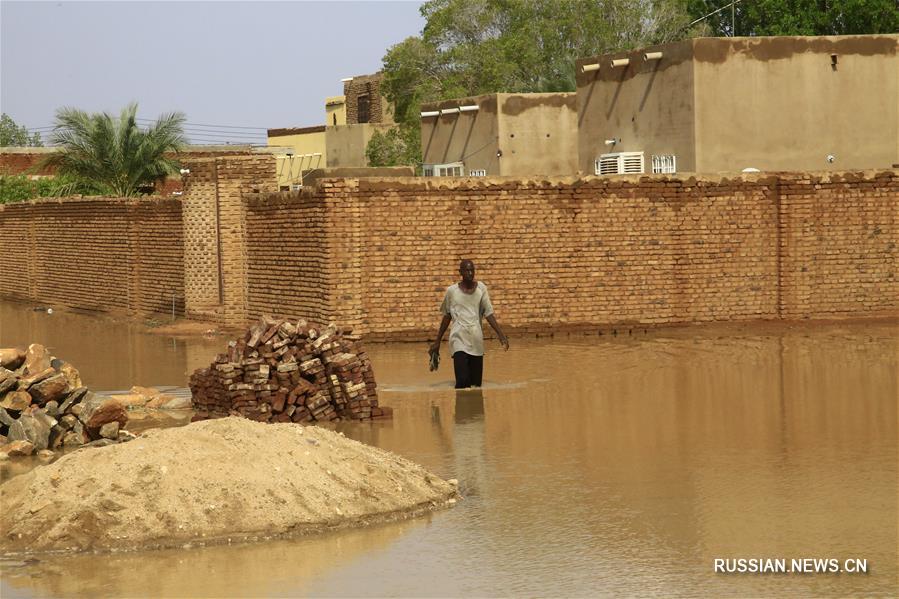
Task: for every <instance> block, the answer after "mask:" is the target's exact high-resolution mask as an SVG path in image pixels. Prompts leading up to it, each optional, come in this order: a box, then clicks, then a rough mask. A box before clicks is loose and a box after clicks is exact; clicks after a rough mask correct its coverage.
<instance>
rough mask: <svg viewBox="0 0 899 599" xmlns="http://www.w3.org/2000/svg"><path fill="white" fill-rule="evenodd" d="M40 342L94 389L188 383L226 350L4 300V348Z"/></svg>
mask: <svg viewBox="0 0 899 599" xmlns="http://www.w3.org/2000/svg"><path fill="white" fill-rule="evenodd" d="M30 343H40V344H41V345H45V346H46V347H48V348H50V351H51V352H52V353H53V354H54V355H56V356H57V357H58V358H62V359H63V360H66V361H67V362H70V363H71V364H72V365H73V366H74V367H75V368H77V369H78V371H79V372H80V373H81V379H82V380H83V381H84V384H85V385H87V386H88V387H90V388H91V389H93V390H97V391H102V390H113V389H130V388H131V386H132V385H143V386H154V385H174V386H178V387H184V386H186V385H187V380H188V377H189V376H190V373H191V372H193V371H194V370H196V369H197V368H203V367H205V366H208V365H209V362H211V361H212V359H213V358H214V357H215V355H216V354H217V353H218V352H220V351H222V347H223V346H224V345H225V341H224V340H223V339H222V338H218V339H190V340H183V339H174V338H172V337H165V336H162V335H154V334H148V333H144V332H141V331H140V330H139V328H138V327H137V326H135V325H132V324H128V323H124V322H116V321H112V320H109V319H105V318H92V317H89V316H84V315H81V314H74V313H66V312H62V311H54V312H53V314H47V313H46V312H43V311H39V312H36V311H34V310H32V309H31V307H30V306H29V305H27V304H19V303H9V302H2V301H0V347H11V346H17V345H19V346H27V345H28V344H30Z"/></svg>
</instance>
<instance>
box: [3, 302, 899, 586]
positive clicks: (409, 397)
mask: <svg viewBox="0 0 899 599" xmlns="http://www.w3.org/2000/svg"><path fill="white" fill-rule="evenodd" d="M0 314H4V313H3V312H0ZM2 324H4V325H5V324H6V321H2ZM73 326H76V325H73ZM4 337H5V333H4V334H3V335H0V341H2V339H3V338H4ZM133 342H134V343H141V341H133ZM897 346H899V333H897V327H896V323H886V324H883V323H881V324H851V325H850V324H846V325H826V326H817V327H812V326H798V325H797V326H786V325H777V326H774V325H765V326H758V325H757V326H754V327H745V326H744V327H728V328H721V329H713V328H708V327H705V328H700V329H684V330H676V331H672V330H664V331H657V332H655V333H650V334H648V335H644V336H641V337H639V338H633V337H627V338H608V337H582V338H579V337H571V338H562V339H556V340H549V341H542V340H528V339H520V340H518V341H517V342H516V343H515V345H514V347H513V349H512V350H511V351H510V352H499V351H491V352H490V353H489V355H488V358H487V362H486V364H485V366H486V370H485V385H484V388H483V390H481V391H480V392H479V391H460V392H458V393H457V392H456V391H455V390H454V389H453V388H452V382H451V380H450V379H451V378H452V373H451V372H447V371H438V372H436V373H430V372H428V371H427V368H426V367H425V366H424V365H425V361H424V360H422V355H424V352H425V350H424V348H423V347H420V346H417V345H409V344H391V345H370V346H369V347H368V350H369V353H370V355H371V357H372V361H373V364H374V367H375V371H376V373H377V376H378V380H379V383H380V385H381V389H382V401H383V403H385V404H386V405H390V406H393V407H394V408H395V416H394V418H393V420H390V421H386V422H370V423H346V422H342V423H338V424H336V425H335V428H336V429H338V430H340V431H342V432H344V433H345V434H346V435H347V436H349V437H351V438H354V439H356V440H359V441H362V442H364V443H369V444H371V445H375V446H377V447H381V448H383V449H387V450H390V451H394V452H396V453H399V454H401V455H403V456H406V457H408V458H410V459H413V460H415V461H417V462H419V463H421V464H422V465H424V466H425V467H426V468H428V469H430V470H432V471H434V472H435V473H437V474H439V475H441V476H443V477H445V478H457V479H459V482H460V488H461V490H462V492H463V494H464V496H465V499H464V500H462V501H460V503H459V504H458V505H457V506H456V507H455V508H453V509H451V510H446V511H443V512H438V513H436V514H434V515H432V516H431V517H430V518H428V519H426V520H417V521H415V522H410V523H403V524H399V525H391V526H387V527H378V528H373V529H365V530H359V531H352V532H343V533H337V534H333V535H328V536H327V537H322V538H320V539H315V540H309V539H306V540H296V541H292V542H284V543H286V545H284V544H279V543H281V542H278V543H266V544H263V545H257V546H247V547H220V548H212V549H203V550H191V551H185V552H177V551H175V552H168V553H162V552H160V553H147V554H143V555H140V556H124V557H123V556H112V557H104V558H102V560H100V561H97V560H98V558H96V557H91V558H69V559H67V560H63V559H58V558H50V559H48V560H47V561H46V562H42V563H41V564H38V565H34V566H26V567H22V568H12V569H7V571H6V572H5V573H4V576H3V585H4V586H3V588H2V595H3V597H4V598H5V597H7V596H13V595H15V594H21V593H32V594H38V595H46V594H51V595H68V594H73V593H75V589H91V591H92V592H93V593H94V594H121V595H146V594H163V595H169V596H172V595H198V596H202V595H268V596H273V595H274V596H283V595H324V596H372V595H375V596H383V595H414V596H428V595H432V596H433V595H440V596H447V595H454V596H459V595H553V596H558V595H581V596H583V595H607V594H615V595H641V596H643V595H650V594H659V595H666V596H667V595H675V596H678V595H679V596H695V595H705V594H715V595H738V596H747V595H752V596H758V595H762V596H783V595H805V596H808V595H814V596H819V595H830V596H844V595H871V594H874V595H877V594H880V595H885V594H886V595H888V594H892V593H894V592H895V585H896V564H897V465H896V452H897V406H896V398H897V348H899V347H897ZM187 348H190V343H188V344H187ZM75 349H77V348H75ZM86 351H88V352H90V351H98V350H96V348H95V349H88V350H86ZM122 351H123V352H124V351H133V353H134V354H135V355H137V354H140V355H146V353H142V352H144V351H145V350H136V349H133V350H125V349H123V350H122ZM203 351H209V353H208V356H207V357H206V358H205V359H206V360H208V359H209V358H210V357H211V356H212V355H213V354H214V353H215V351H216V349H212V348H210V350H203ZM70 359H71V361H72V362H73V363H74V364H76V365H77V364H79V362H78V356H77V351H76V352H75V354H74V355H72V356H71V358H70ZM137 361H138V362H139V361H140V360H139V359H138V360H137ZM149 366H150V365H149V364H146V363H142V364H140V365H139V366H137V368H140V369H147V368H148V367H149ZM172 384H177V383H172ZM182 384H183V383H182ZM110 385H111V386H115V387H127V386H128V382H127V381H123V380H121V379H118V380H116V381H115V382H111V383H110ZM292 543H295V544H296V545H294V544H292ZM305 543H313V545H304V544H305ZM348 546H349V547H352V548H353V549H351V550H341V549H340V548H341V547H348ZM294 547H296V548H297V549H295V550H294ZM300 547H305V548H303V549H300ZM247 556H251V557H247ZM321 556H327V559H319V558H320V557H321ZM736 557H770V558H778V557H784V558H788V559H790V558H794V557H824V558H828V557H835V558H839V559H841V560H842V559H846V558H854V557H858V558H863V559H867V560H868V563H869V567H870V570H871V571H870V573H869V574H868V575H848V574H845V573H843V574H839V575H765V576H760V575H729V576H727V575H721V574H717V575H716V574H715V573H714V572H713V569H712V566H713V560H714V559H715V558H736ZM79 559H83V560H91V559H92V560H94V561H93V562H92V563H94V564H95V565H94V566H91V567H86V566H83V565H82V564H87V563H88V561H83V562H78V561H77V560H79ZM73 560H74V561H73ZM172 560H174V561H172ZM178 560H180V561H182V562H183V563H184V564H189V566H190V570H189V572H188V569H187V566H183V567H181V566H177V565H176V562H178ZM310 560H311V561H310ZM308 563H312V564H313V565H312V566H307V564H308ZM100 564H103V565H102V566H101V565H100ZM107 564H109V568H110V571H109V572H110V574H109V575H107V576H106V578H103V577H102V576H101V575H100V574H93V573H92V572H93V571H97V572H102V571H103V569H104V568H106V565H107ZM120 564H122V565H120ZM125 564H127V565H125ZM54 568H55V570H54ZM91 568H93V569H91ZM182 569H183V572H182ZM206 570H208V571H210V572H215V573H216V574H210V575H208V576H207V575H204V574H202V572H204V571H206ZM53 572H56V574H53ZM263 572H264V573H265V575H264V576H263ZM241 573H245V575H241ZM63 574H65V576H62V575H63ZM30 576H34V578H29V577H30ZM53 577H55V578H53ZM51 578H52V579H53V580H55V581H56V582H54V583H53V585H51V584H50V583H49V582H48V581H49V580H50V579H51ZM92 581H93V582H92ZM104 585H105V586H104ZM206 589H208V591H207V590H206ZM10 593H12V595H10ZM75 594H77V593H75Z"/></svg>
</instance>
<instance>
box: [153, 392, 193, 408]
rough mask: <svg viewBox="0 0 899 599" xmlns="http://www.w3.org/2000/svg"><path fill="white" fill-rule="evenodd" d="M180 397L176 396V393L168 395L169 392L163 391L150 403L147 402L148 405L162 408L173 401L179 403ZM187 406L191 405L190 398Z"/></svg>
mask: <svg viewBox="0 0 899 599" xmlns="http://www.w3.org/2000/svg"><path fill="white" fill-rule="evenodd" d="M178 399H179V398H177V397H175V396H174V395H167V394H164V393H163V394H160V395H157V396H156V397H155V398H153V399H152V400H151V401H150V402H149V403H147V407H148V408H154V409H160V408H163V406H166V405H168V404H169V403H171V402H176V403H177V402H178ZM186 407H188V408H189V407H190V398H188V399H187V406H186ZM166 409H173V408H166Z"/></svg>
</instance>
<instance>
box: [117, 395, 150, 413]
mask: <svg viewBox="0 0 899 599" xmlns="http://www.w3.org/2000/svg"><path fill="white" fill-rule="evenodd" d="M110 397H112V398H113V399H115V400H116V401H118V402H119V403H120V404H122V405H123V406H125V407H126V408H127V409H129V410H133V409H135V408H142V407H144V405H146V404H147V402H148V401H150V398H149V397H147V396H145V395H140V394H138V393H129V394H127V395H110Z"/></svg>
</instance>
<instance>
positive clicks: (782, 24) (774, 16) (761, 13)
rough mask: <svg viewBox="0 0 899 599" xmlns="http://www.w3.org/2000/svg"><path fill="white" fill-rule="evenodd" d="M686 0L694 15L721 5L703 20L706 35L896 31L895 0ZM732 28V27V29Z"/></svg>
mask: <svg viewBox="0 0 899 599" xmlns="http://www.w3.org/2000/svg"><path fill="white" fill-rule="evenodd" d="M728 5H730V0H688V2H687V9H688V11H689V12H690V15H691V16H692V17H693V18H694V19H698V18H701V17H704V16H705V15H708V14H709V13H711V12H713V11H715V10H717V9H719V8H724V10H722V11H721V12H719V13H717V14H714V15H712V16H710V17H709V18H708V19H706V21H705V23H707V24H708V27H709V35H719V36H731V35H735V34H736V35H738V36H752V35H858V34H868V33H895V32H896V31H899V3H897V2H896V0H742V1H740V2H738V3H737V4H736V5H734V7H733V11H731V9H730V8H725V7H727V6H728ZM734 30H735V31H734Z"/></svg>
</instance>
